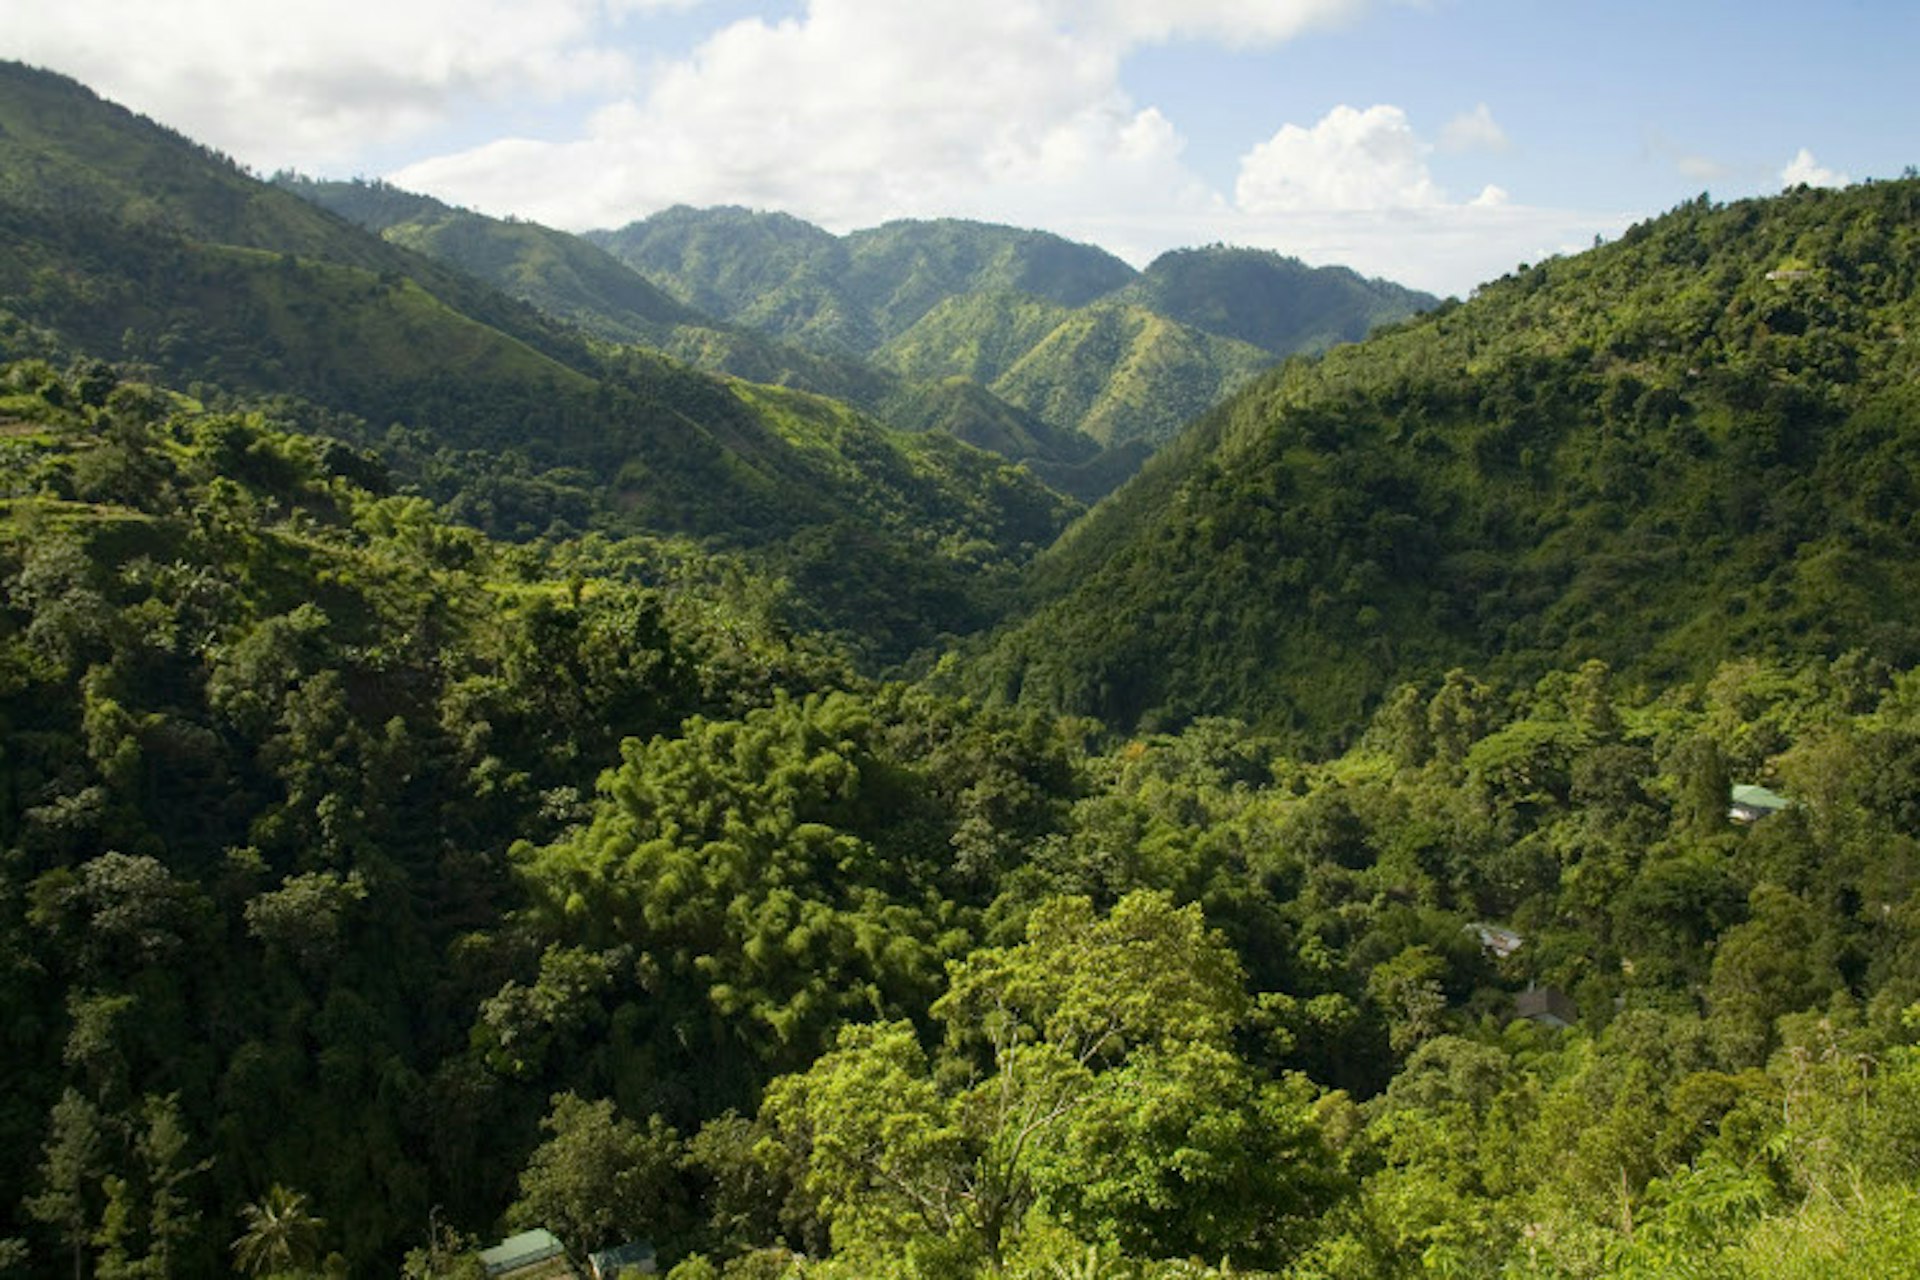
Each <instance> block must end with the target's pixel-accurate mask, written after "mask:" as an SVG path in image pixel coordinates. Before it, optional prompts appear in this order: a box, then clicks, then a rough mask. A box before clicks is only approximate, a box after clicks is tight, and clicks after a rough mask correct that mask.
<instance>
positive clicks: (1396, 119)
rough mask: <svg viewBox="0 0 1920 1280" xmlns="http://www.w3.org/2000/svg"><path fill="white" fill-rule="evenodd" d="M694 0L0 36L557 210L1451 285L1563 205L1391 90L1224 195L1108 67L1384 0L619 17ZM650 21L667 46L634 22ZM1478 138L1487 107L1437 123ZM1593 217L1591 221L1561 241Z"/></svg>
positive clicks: (1286, 36) (1346, 13)
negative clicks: (649, 45)
mask: <svg viewBox="0 0 1920 1280" xmlns="http://www.w3.org/2000/svg"><path fill="white" fill-rule="evenodd" d="M0 3H4V0H0ZM698 3H699V0H543V3H541V4H538V5H532V4H527V3H524V0H378V2H376V0H257V3H253V4H249V5H238V4H234V3H232V0H167V2H166V3H158V4H156V3H153V0H63V2H62V3H59V4H52V3H47V4H38V5H35V4H28V5H25V6H16V8H18V9H21V10H22V12H18V13H10V14H9V15H8V31H7V36H8V47H9V52H10V53H11V54H12V55H14V56H19V57H23V58H25V59H27V60H28V61H32V62H38V63H41V64H44V65H49V66H52V67H55V68H56V69H58V70H62V71H65V72H67V73H69V74H73V75H76V76H79V77H80V78H81V79H83V80H85V81H87V82H88V83H89V84H91V85H93V86H94V87H96V88H98V89H99V90H101V91H102V92H103V93H105V94H107V95H108V96H110V97H113V98H115V99H116V100H118V101H121V102H124V103H126V104H127V105H129V106H131V107H134V108H135V109H136V110H140V111H144V112H146V113H148V114H149V115H152V116H154V117H156V118H157V119H160V120H162V121H163V122H165V123H167V124H170V125H172V126H174V127H175V128H178V129H181V130H182V131H183V132H186V133H188V134H189V135H191V136H193V137H195V138H197V139H200V140H202V141H205V142H208V143H210V144H212V145H214V146H217V147H220V148H222V149H225V150H227V151H230V152H232V153H234V154H236V155H238V156H239V157H240V158H241V159H243V160H246V161H248V162H249V163H252V164H254V165H256V166H258V167H260V168H263V169H264V168H275V167H279V166H282V165H296V166H299V167H301V168H305V169H308V170H310V171H317V172H321V173H353V172H361V171H365V170H366V168H367V165H368V160H369V158H371V157H379V156H383V155H384V156H387V157H392V156H394V155H396V154H405V151H403V148H404V147H411V148H413V150H414V151H415V152H417V151H418V150H419V149H420V148H421V147H422V146H425V145H437V146H438V147H439V148H440V149H441V153H440V154H437V155H430V156H429V158H425V159H420V160H417V161H414V162H412V163H408V164H406V165H404V166H403V167H400V168H393V167H391V166H390V165H382V164H380V163H379V162H378V161H377V160H376V162H375V164H374V166H373V167H374V168H376V169H379V168H384V169H385V176H387V177H389V178H391V179H393V180H394V181H396V182H399V183H400V184H402V185H404V186H408V187H411V188H414V189H419V190H424V191H428V192H430V193H431V194H434V195H437V196H440V197H442V198H444V199H448V200H452V201H455V202H457V203H461V204H466V205H470V206H472V207H475V208H479V209H482V210H485V211H487V212H491V213H497V214H505V213H513V214H516V215H519V216H522V217H528V218H535V219H538V220H540V221H542V222H546V223H549V224H552V225H555V226H561V227H566V228H572V229H580V228H585V227H590V226H610V225H619V224H621V223H624V222H626V221H628V220H630V219H633V218H637V217H643V216H645V215H646V214H648V213H651V212H654V211H656V210H658V209H660V208H662V207H665V206H666V205H669V204H674V203H688V204H695V205H708V204H718V203H738V204H745V205H749V206H754V207H761V208H778V209H783V210H787V211H790V212H792V213H795V214H797V215H799V216H801V217H804V218H808V219H811V220H813V221H815V222H819V223H821V224H823V225H826V226H828V227H831V228H833V229H836V230H847V229H850V228H852V227H856V226H870V225H873V224H874V223H877V222H880V221H883V220H885V219H887V218H889V217H912V216H937V215H955V216H970V217H978V218H983V219H988V220H992V221H998V222H1010V223H1016V224H1020V225H1027V226H1041V227H1046V228H1049V229H1052V230H1056V231H1059V232H1061V233H1063V234H1067V235H1073V236H1077V237H1080V238H1083V239H1089V240H1093V241H1095V242H1098V243H1102V244H1105V245H1107V246H1108V247H1110V248H1112V249H1114V250H1115V251H1117V252H1120V253H1122V254H1124V255H1126V256H1129V257H1131V258H1133V259H1134V260H1136V261H1140V262H1144V261H1145V260H1146V259H1147V258H1149V257H1151V256H1153V255H1154V254H1156V253H1158V252H1160V251H1161V250H1164V249H1167V248H1172V247H1176V246H1179V245H1189V244H1197V243H1206V242H1209V241H1215V240H1222V239H1226V240H1235V241H1238V242H1241V243H1248V244H1259V245H1264V246H1268V247H1274V248H1279V249H1282V250H1284V251H1287V252H1293V253H1298V254H1299V255H1300V256H1302V257H1304V258H1307V259H1309V260H1311V261H1315V262H1327V261H1345V262H1348V263H1350V264H1351V265H1353V266H1355V267H1356V268H1358V269H1360V270H1363V271H1366V272H1369V273H1373V274H1387V275H1393V276H1395V277H1397V278H1405V279H1407V280H1409V281H1410V282H1413V283H1418V284H1421V285H1423V286H1425V287H1430V288H1439V289H1444V290H1458V291H1464V290H1465V289H1466V288H1468V287H1470V286H1471V285H1472V284H1473V283H1475V282H1476V281H1477V280H1478V279H1479V273H1480V272H1482V270H1483V264H1490V266H1489V267H1488V268H1487V269H1491V270H1493V271H1494V272H1495V273H1497V272H1498V271H1499V270H1504V269H1506V268H1507V267H1510V266H1511V265H1512V263H1513V262H1514V261H1517V260H1518V259H1519V258H1520V257H1535V256H1539V254H1540V253H1542V252H1546V251H1549V250H1550V249H1551V248H1552V247H1553V246H1554V245H1556V244H1558V243H1560V242H1561V240H1562V239H1565V237H1560V236H1559V234H1558V231H1557V230H1555V228H1558V227H1559V226H1560V225H1561V223H1562V222H1565V221H1567V220H1569V219H1576V216H1575V215H1552V216H1550V215H1547V214H1543V213H1541V212H1540V211H1537V210H1530V209H1527V208H1525V207H1523V206H1517V205H1515V204H1513V202H1511V201H1509V200H1508V199H1507V197H1506V193H1505V192H1504V191H1502V190H1501V189H1500V188H1498V187H1492V186H1489V187H1487V188H1486V189H1485V190H1483V191H1482V192H1481V193H1480V194H1479V196H1477V197H1475V198H1473V199H1472V200H1471V201H1469V202H1467V203H1454V202H1452V201H1451V200H1450V199H1449V197H1448V196H1447V194H1446V193H1445V192H1443V191H1442V190H1441V189H1440V188H1439V186H1438V185H1437V184H1436V183H1435V181H1434V179H1433V178H1432V176H1431V175H1430V174H1429V173H1428V170H1427V159H1428V157H1429V155H1430V154H1431V153H1432V152H1433V150H1434V148H1433V146H1432V145H1431V144H1430V143H1429V142H1428V141H1426V140H1424V139H1422V138H1421V137H1419V136H1417V135H1416V134H1415V133H1414V131H1413V128H1412V126H1411V124H1410V123H1409V122H1408V121H1407V119H1406V117H1405V115H1404V113H1402V112H1400V111H1399V110H1398V109H1397V108H1393V107H1373V108H1369V109H1368V110H1366V111H1356V110H1352V109H1349V108H1342V109H1340V110H1338V111H1335V112H1333V113H1331V114H1329V116H1328V117H1327V118H1326V119H1323V120H1322V121H1320V122H1319V123H1318V124H1316V125H1314V126H1313V127H1312V128H1309V129H1301V128H1297V127H1293V128H1288V129H1282V130H1280V131H1279V132H1278V133H1276V134H1275V135H1274V137H1273V138H1272V139H1270V140H1269V141H1268V142H1267V143H1265V144H1262V146H1261V147H1259V148H1256V149H1255V151H1254V152H1252V153H1250V154H1249V155H1248V156H1247V157H1246V158H1245V161H1244V163H1243V171H1242V173H1241V175H1240V183H1239V186H1238V188H1237V189H1236V191H1235V192H1233V193H1231V198H1230V195H1229V193H1223V192H1221V191H1218V190H1215V189H1214V188H1213V187H1212V186H1211V185H1210V184H1209V183H1207V182H1205V181H1203V180H1202V179H1201V178H1200V177H1199V176H1198V174H1197V173H1196V172H1195V171H1194V170H1193V169H1192V168H1191V167H1190V166H1189V165H1188V164H1187V163H1186V161H1185V160H1184V158H1183V151H1184V146H1185V139H1184V138H1183V137H1182V135H1181V132H1180V129H1179V127H1178V121H1177V120H1174V119H1169V118H1168V116H1167V115H1166V114H1165V113H1163V112H1162V111H1160V110H1158V109H1156V108H1155V106H1154V105H1153V104H1151V103H1144V102H1139V101H1136V100H1135V99H1134V98H1133V96H1132V95H1131V94H1129V93H1128V92H1127V90H1126V87H1125V85H1124V82H1123V70H1124V67H1125V65H1126V60H1127V58H1128V55H1129V54H1130V53H1132V52H1133V51H1136V50H1138V49H1140V48H1142V47H1144V46H1148V45H1153V44H1158V43H1164V42H1169V41H1176V40H1186V41H1204V42H1211V43H1215V44H1225V45H1231V46H1236V47H1258V46H1272V45H1276V44H1280V43H1283V42H1285V41H1288V40H1290V39H1293V38H1294V37H1296V36H1298V35H1300V34H1302V33H1303V32H1306V31H1309V30H1312V29H1316V28H1321V27H1326V26H1329V25H1334V24H1338V23H1340V22H1342V21H1344V20H1347V19H1349V18H1352V17H1354V16H1356V15H1358V14H1361V13H1364V12H1366V11H1368V10H1369V9H1373V8H1377V7H1380V0H995V2H994V3H991V4H982V3H978V0H915V3H913V4H905V3H901V0H802V3H799V4H797V5H790V6H788V8H789V10H790V11H791V13H792V16H790V17H788V18H786V19H784V20H778V21H776V20H773V19H748V20H744V21H737V22H733V23H732V24H731V25H726V26H724V27H718V28H717V29H712V30H709V31H708V32H707V33H706V34H705V35H704V37H703V38H701V39H700V40H699V42H698V43H697V44H687V43H685V42H686V41H687V40H689V39H691V38H692V37H693V34H694V32H695V31H696V30H697V28H693V27H690V26H689V25H688V24H687V23H685V22H679V23H672V22H664V21H648V22H644V23H643V22H640V21H638V20H637V19H636V17H635V15H638V14H643V13H647V12H649V11H656V10H662V9H674V8H687V7H689V6H691V5H697V4H698ZM713 21H714V22H715V23H717V22H718V21H719V20H718V19H715V20H713ZM668 28H671V31H672V32H673V33H675V34H673V35H672V36H671V38H673V39H676V40H679V41H682V42H683V43H681V44H678V45H675V46H673V47H674V48H685V49H686V50H687V51H686V52H684V53H672V54H663V53H661V52H659V51H653V50H648V49H645V48H642V47H641V46H640V42H641V41H643V40H646V39H662V38H669V37H668V36H667V35H665V34H663V33H665V32H666V31H667V30H668ZM476 116H479V117H489V118H493V119H497V120H519V121H522V122H524V121H527V120H536V121H538V122H539V123H538V124H537V125H536V126H532V127H534V128H537V129H538V130H539V131H540V133H541V134H542V135H543V136H539V137H535V136H520V137H511V136H509V137H501V136H498V133H502V132H506V131H507V130H508V129H510V128H512V127H514V126H511V125H508V126H502V127H500V128H499V129H498V130H496V131H495V132H494V133H491V134H490V133H487V132H482V131H481V129H480V128H479V127H477V126H476V125H475V123H474V119H475V117H476ZM518 127H519V128H521V129H522V130H526V129H528V128H529V126H528V125H526V124H525V123H522V124H521V125H519V126H518ZM473 138H481V139H488V140H486V141H483V142H481V143H480V144H479V145H471V146H469V145H466V139H473ZM1502 138H1504V133H1503V131H1501V129H1500V127H1499V125H1498V124H1497V123H1496V122H1495V121H1494V120H1493V116H1492V112H1491V110H1490V109H1488V108H1486V107H1484V106H1481V107H1478V108H1476V109H1475V110H1474V111H1472V112H1469V113H1466V114H1465V115H1463V116H1462V117H1461V118H1460V119H1459V120H1457V121H1455V122H1452V123H1451V124H1450V125H1448V126H1447V127H1445V128H1443V129H1442V130H1441V133H1440V144H1441V146H1442V147H1443V148H1444V147H1451V146H1457V145H1462V146H1470V147H1478V148H1482V149H1485V148H1490V147H1497V146H1498V144H1499V140H1500V139H1502ZM453 148H461V149H457V150H455V149H453ZM1333 208H1341V209H1358V210H1363V211H1371V213H1373V214H1377V215H1379V216H1373V217H1360V218H1344V219H1343V218H1341V217H1338V216H1335V215H1332V214H1329V213H1326V212H1325V211H1326V210H1328V209H1333ZM1556 218H1558V220H1557V221H1556ZM1576 220H1577V219H1576ZM1609 225H1610V224H1609ZM1543 227H1544V228H1546V229H1544V230H1543V229H1542V228H1543ZM1462 228H1466V229H1467V230H1465V231H1463V230H1461V229H1462ZM1597 229H1603V228H1602V227H1600V226H1596V225H1592V222H1591V219H1589V223H1588V224H1587V225H1585V226H1584V230H1583V235H1582V236H1581V238H1582V239H1583V240H1584V239H1589V238H1590V237H1591V235H1592V232H1593V231H1594V230H1597ZM1422 255H1424V256H1422Z"/></svg>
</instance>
